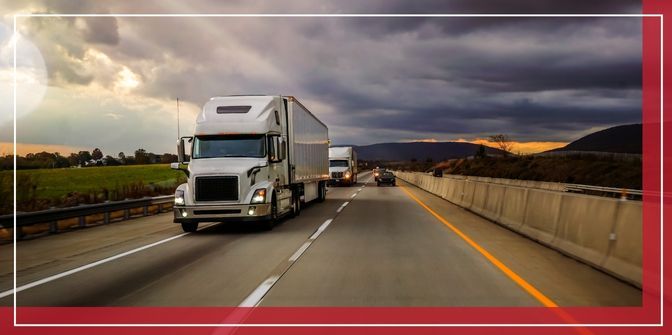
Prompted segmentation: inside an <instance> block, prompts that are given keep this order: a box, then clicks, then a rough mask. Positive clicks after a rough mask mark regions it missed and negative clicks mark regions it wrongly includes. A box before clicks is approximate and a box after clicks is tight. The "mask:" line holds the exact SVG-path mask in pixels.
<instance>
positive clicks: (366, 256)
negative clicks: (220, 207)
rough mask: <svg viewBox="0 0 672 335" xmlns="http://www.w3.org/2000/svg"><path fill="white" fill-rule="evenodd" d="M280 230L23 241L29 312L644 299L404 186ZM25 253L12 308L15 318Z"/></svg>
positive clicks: (368, 188)
mask: <svg viewBox="0 0 672 335" xmlns="http://www.w3.org/2000/svg"><path fill="white" fill-rule="evenodd" d="M358 179H359V181H360V183H359V184H358V185H356V186H353V187H331V188H330V189H329V192H328V196H327V200H326V201H325V202H323V203H314V204H310V205H308V206H307V207H306V208H304V210H303V211H302V212H301V215H300V216H299V217H297V218H294V219H287V220H284V221H283V222H282V223H281V224H280V225H278V226H276V227H275V228H274V229H273V230H271V231H262V230H259V229H256V228H254V227H250V224H242V223H241V224H210V225H205V224H202V225H201V228H199V231H198V232H196V233H183V232H182V230H181V228H180V226H179V225H177V224H173V223H172V213H165V214H160V215H155V216H150V217H145V218H139V219H133V220H129V221H124V222H120V223H114V224H110V225H106V226H100V227H94V228H90V229H83V230H78V231H74V232H69V233H64V234H58V235H53V236H48V237H43V238H39V239H34V240H27V241H21V242H19V243H18V245H17V259H18V262H17V269H18V271H17V278H18V287H19V292H18V295H17V302H18V305H20V306H549V305H559V306H637V305H640V304H641V294H642V293H641V290H639V289H637V288H635V287H633V286H631V285H629V284H626V283H624V282H622V281H620V280H617V279H615V278H613V277H611V276H609V275H607V274H605V273H603V272H600V271H598V270H596V269H594V268H592V267H590V266H588V265H585V264H583V263H580V262H578V261H576V260H574V259H572V258H569V257H566V256H564V255H562V254H560V253H558V252H556V251H554V250H551V249H549V248H547V247H545V246H542V245H540V244H538V243H536V242H534V241H532V240H529V239H527V238H525V237H523V236H521V235H519V234H517V233H515V232H512V231H510V230H507V229H505V228H503V227H501V226H499V225H497V224H495V223H492V222H490V221H488V220H486V219H484V218H482V217H479V216H477V215H475V214H473V213H471V212H469V211H466V210H464V209H462V208H460V207H458V206H455V205H453V204H451V203H450V202H448V201H446V200H443V199H441V198H438V197H436V196H434V195H431V194H430V193H427V192H425V191H423V190H420V189H418V188H416V187H415V186H412V185H409V184H406V183H404V182H403V181H400V180H398V183H397V185H398V186H397V187H377V186H376V184H375V183H374V182H373V181H372V176H371V173H370V172H365V173H363V174H361V175H360V176H359V177H358ZM12 247H13V246H12V245H11V244H6V245H2V246H0V305H3V306H11V305H12V291H11V290H12V255H13V254H12Z"/></svg>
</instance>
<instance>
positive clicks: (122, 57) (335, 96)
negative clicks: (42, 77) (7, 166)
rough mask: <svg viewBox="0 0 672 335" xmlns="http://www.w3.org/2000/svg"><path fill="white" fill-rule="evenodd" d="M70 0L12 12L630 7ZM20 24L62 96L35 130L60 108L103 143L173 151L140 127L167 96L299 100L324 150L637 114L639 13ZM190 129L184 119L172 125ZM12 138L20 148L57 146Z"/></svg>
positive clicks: (616, 5)
mask: <svg viewBox="0 0 672 335" xmlns="http://www.w3.org/2000/svg"><path fill="white" fill-rule="evenodd" d="M78 4H79V3H78V2H70V1H63V2H55V3H52V2H41V1H39V2H35V3H32V4H30V5H26V6H25V8H32V9H31V10H34V11H42V12H77V11H83V12H97V13H108V12H119V13H122V12H128V13H131V12H180V13H189V12H194V13H198V12H201V13H217V12H220V13H223V12H230V13H250V12H258V13H261V12H297V13H333V12H340V13H358V12H359V13H499V12H507V13H513V12H517V13H553V12H558V13H637V12H640V11H641V3H640V2H639V1H634V0H633V1H629V0H618V1H608V2H607V1H599V2H594V1H591V2H587V1H551V0H539V1H534V2H532V1H522V0H508V1H504V2H502V1H497V2H493V1H466V0H458V1H450V2H446V1H397V0H392V1H390V0H386V1H382V0H373V1H366V2H361V1H354V0H346V1H335V0H334V1H324V2H320V4H319V5H316V4H315V3H314V2H309V1H299V0H290V1H287V2H283V4H282V5H279V4H277V3H274V2H266V1H231V2H226V3H223V4H213V3H210V2H207V1H193V2H188V3H185V2H177V1H172V2H171V1H160V2H154V1H147V2H142V3H137V2H114V3H107V2H91V1H85V2H83V3H82V4H83V6H82V7H78V6H77V5H78ZM14 8H18V7H14ZM20 28H21V31H22V32H23V33H24V35H25V36H27V37H28V38H30V40H31V41H32V42H33V43H34V44H35V45H36V46H37V47H38V48H39V49H40V50H41V51H42V54H44V55H45V62H46V66H47V70H48V74H49V76H48V77H49V84H50V85H51V86H52V87H53V90H54V91H53V92H56V91H58V92H61V93H59V97H60V98H59V99H61V100H60V102H59V101H56V99H55V97H52V98H51V99H50V100H49V102H48V103H45V104H44V105H43V106H41V108H40V109H39V110H38V111H37V112H36V113H40V114H39V115H37V114H36V115H32V116H31V117H30V119H31V120H33V122H35V124H36V125H42V124H44V125H45V126H46V125H47V124H49V123H42V121H40V120H51V121H52V122H56V123H58V122H63V121H59V120H58V119H57V118H56V115H58V117H62V118H68V117H71V116H68V113H64V112H63V110H64V109H68V108H70V107H69V106H70V104H75V105H77V107H76V108H74V109H75V110H78V113H81V114H77V115H80V116H81V118H80V119H77V120H71V121H68V122H72V123H73V125H72V127H73V128H74V129H85V128H87V127H92V128H93V129H98V128H96V127H95V124H96V122H100V120H106V121H107V122H120V123H121V124H123V125H126V126H127V127H128V128H127V129H126V130H125V136H120V137H116V138H114V137H111V136H110V137H103V138H101V139H100V140H101V141H102V140H105V141H107V142H106V143H109V145H110V146H112V147H115V148H120V147H129V146H131V145H135V144H136V143H143V142H147V143H152V145H156V146H157V147H160V148H161V150H172V143H173V141H172V139H170V138H169V137H171V136H165V134H154V133H153V132H147V131H145V130H144V129H142V128H140V125H144V126H146V127H149V128H152V129H153V128H155V127H156V126H154V125H152V124H151V122H158V123H159V124H161V125H163V126H165V127H173V125H172V124H171V122H172V121H171V122H168V120H173V113H174V108H173V107H174V101H175V100H174V99H175V98H176V97H179V98H180V100H181V101H184V102H185V104H186V105H188V106H190V108H192V109H193V110H194V112H196V111H197V110H198V107H197V106H200V105H202V104H203V103H204V102H205V101H206V100H207V99H208V98H210V97H212V96H221V95H228V94H245V93H248V94H250V93H253V94H258V93H261V94H288V95H295V96H297V97H299V99H300V100H302V101H303V102H304V103H305V104H306V105H307V106H308V107H309V108H310V109H311V110H312V111H313V112H314V113H315V114H316V115H318V116H319V117H320V118H321V119H323V120H324V121H325V122H326V123H327V124H328V125H329V128H330V136H331V138H332V141H333V142H334V143H341V144H346V143H351V144H369V143H375V142H380V141H401V140H404V139H416V138H420V139H422V138H427V139H431V138H437V139H442V138H460V137H462V138H485V137H487V136H488V135H490V134H493V133H506V134H508V135H510V136H511V137H513V138H514V140H516V141H520V142H563V143H564V142H567V141H571V140H574V139H576V138H577V137H578V136H581V135H584V134H585V132H586V131H587V130H589V129H597V128H604V127H608V126H611V125H615V124H622V123H636V122H640V120H641V38H642V37H641V20H640V19H638V18H129V17H123V18H122V17H119V18H93V19H89V18H87V19H82V18H77V19H65V18H54V19H51V18H50V19H42V18H31V19H25V21H24V22H22V23H21V25H20ZM65 92H69V93H70V96H69V97H67V98H66V97H65V96H66V95H67V94H65ZM100 97H105V98H104V99H100ZM83 102H85V103H86V104H87V105H86V107H87V108H84V107H83V105H82V104H83ZM134 103H136V104H138V105H137V106H133V104H134ZM80 106H81V107H80ZM112 106H114V108H112ZM85 110H88V112H85ZM92 111H95V113H94V112H92ZM86 113H89V114H86ZM106 113H107V114H109V115H107V114H106ZM133 113H141V114H139V115H135V114H133ZM161 113H163V114H161ZM71 114H73V113H71ZM110 115H122V117H120V118H119V119H114V118H113V117H111V116H110ZM156 115H161V116H160V117H159V116H156ZM186 116H188V115H186V114H185V117H186ZM95 120H98V121H95ZM191 122H193V120H192V121H191ZM189 124H190V123H189V121H188V120H186V122H184V123H183V125H185V126H184V127H185V128H183V130H184V131H187V130H186V129H188V127H189ZM26 131H27V134H30V136H34V137H35V139H34V140H35V141H37V140H38V139H39V140H40V141H43V142H44V141H47V140H49V141H56V140H57V138H58V136H55V137H54V136H52V137H49V136H46V135H43V134H40V133H39V132H37V131H28V130H26ZM133 132H138V133H137V134H135V133H133ZM150 133H151V134H152V135H151V136H154V135H156V136H157V137H156V138H160V139H161V141H158V140H156V139H155V138H150V137H149V136H150ZM82 134H84V135H82V136H85V135H86V136H89V135H87V134H89V133H88V131H87V132H85V133H82ZM26 136H28V135H26ZM131 138H133V140H131ZM143 138H144V140H143ZM26 140H28V139H26ZM115 141H118V142H119V143H118V144H113V143H115ZM163 141H165V143H163ZM162 143H163V144H162ZM114 150H117V149H114ZM156 150H157V151H160V150H159V149H156Z"/></svg>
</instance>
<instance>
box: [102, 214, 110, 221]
mask: <svg viewBox="0 0 672 335" xmlns="http://www.w3.org/2000/svg"><path fill="white" fill-rule="evenodd" d="M108 223H110V212H105V213H104V214H103V224H108Z"/></svg>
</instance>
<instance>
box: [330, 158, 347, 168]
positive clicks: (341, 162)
mask: <svg viewBox="0 0 672 335" xmlns="http://www.w3.org/2000/svg"><path fill="white" fill-rule="evenodd" d="M329 167H348V161H347V160H344V159H334V160H330V161H329Z"/></svg>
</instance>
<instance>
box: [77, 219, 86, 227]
mask: <svg viewBox="0 0 672 335" xmlns="http://www.w3.org/2000/svg"><path fill="white" fill-rule="evenodd" d="M79 226H80V227H86V216H80V217H79Z"/></svg>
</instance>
